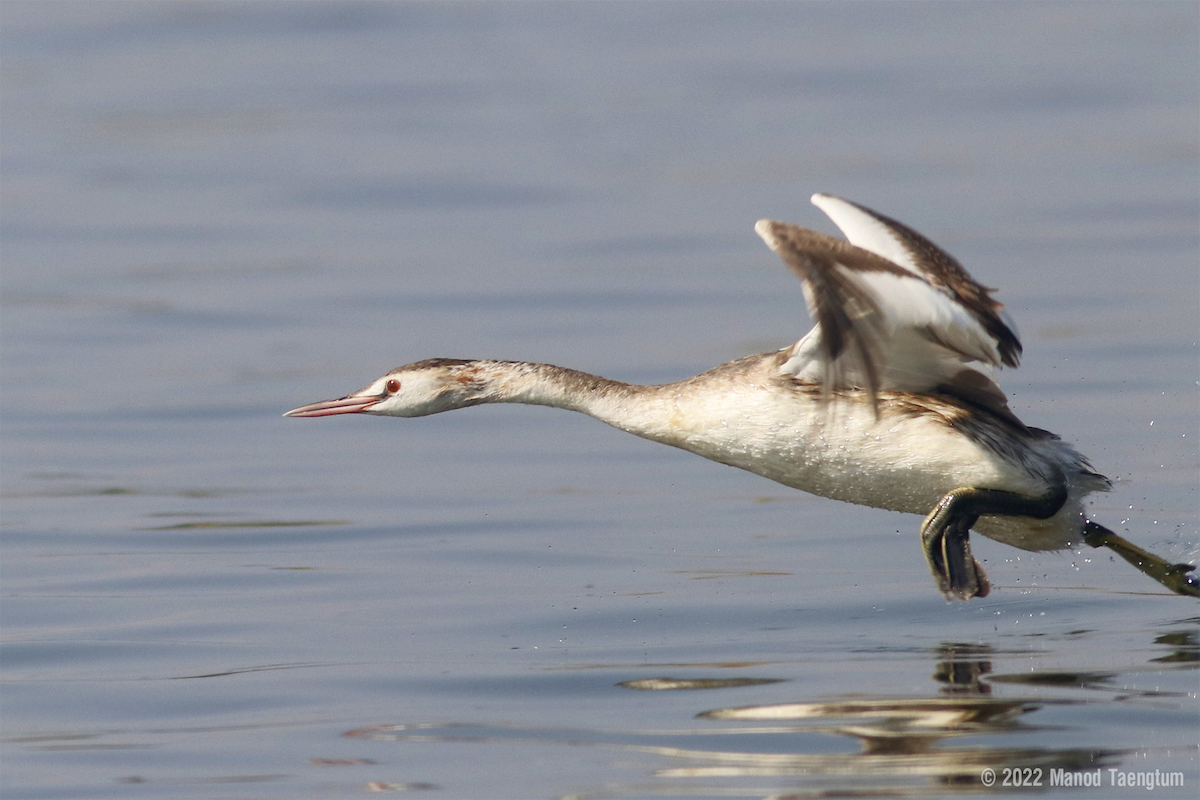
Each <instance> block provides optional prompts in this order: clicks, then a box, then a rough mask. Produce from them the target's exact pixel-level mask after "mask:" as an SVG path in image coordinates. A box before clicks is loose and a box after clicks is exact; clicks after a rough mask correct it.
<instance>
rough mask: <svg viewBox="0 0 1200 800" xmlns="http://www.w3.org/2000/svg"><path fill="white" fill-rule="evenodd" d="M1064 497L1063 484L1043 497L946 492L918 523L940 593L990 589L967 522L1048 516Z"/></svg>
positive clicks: (963, 594) (978, 593) (979, 593)
mask: <svg viewBox="0 0 1200 800" xmlns="http://www.w3.org/2000/svg"><path fill="white" fill-rule="evenodd" d="M1066 501H1067V490H1066V487H1059V488H1056V489H1053V490H1051V491H1050V492H1047V493H1046V494H1045V495H1043V496H1041V497H1025V496H1024V495H1019V494H1016V493H1014V492H1002V491H1000V490H998V489H972V488H970V487H963V488H961V489H955V490H954V491H952V492H950V493H949V494H947V495H946V496H945V497H943V498H942V499H941V500H939V501H938V504H937V506H936V507H934V509H933V511H931V512H930V513H929V516H928V517H926V518H925V523H924V524H923V525H922V526H921V545H922V546H923V547H924V548H925V558H926V560H927V561H928V562H929V568H930V569H931V570H932V571H933V577H934V580H936V581H937V584H938V588H939V589H940V590H941V592H942V594H943V595H945V596H946V599H947V600H955V599H957V600H970V599H971V598H972V597H986V596H987V594H988V591H990V589H991V586H990V584H989V583H988V580H987V576H986V575H985V574H984V572H983V567H981V566H980V565H979V562H978V561H976V560H975V559H974V558H973V557H972V556H971V542H970V533H971V526H972V525H974V524H975V523H976V522H977V521H978V520H979V518H980V517H981V516H983V515H985V514H993V515H1000V516H1006V517H1033V518H1034V519H1048V518H1049V517H1053V516H1054V515H1055V514H1057V513H1058V510H1059V509H1060V508H1062V506H1063V503H1065V502H1066Z"/></svg>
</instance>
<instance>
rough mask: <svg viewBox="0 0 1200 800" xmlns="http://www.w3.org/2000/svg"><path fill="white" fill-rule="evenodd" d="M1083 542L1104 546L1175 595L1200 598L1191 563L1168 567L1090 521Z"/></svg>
mask: <svg viewBox="0 0 1200 800" xmlns="http://www.w3.org/2000/svg"><path fill="white" fill-rule="evenodd" d="M1083 541H1084V543H1086V544H1089V545H1091V546H1092V547H1107V548H1108V549H1109V550H1112V551H1113V552H1114V553H1116V554H1117V555H1119V556H1120V557H1121V558H1123V559H1125V560H1126V561H1128V562H1129V563H1130V564H1133V565H1134V566H1135V567H1137V568H1138V569H1140V570H1141V571H1142V572H1144V573H1146V574H1147V575H1149V576H1150V577H1151V578H1154V580H1156V581H1158V582H1159V583H1161V584H1162V585H1163V586H1165V587H1167V588H1168V589H1170V590H1171V591H1172V592H1175V594H1182V595H1186V596H1188V597H1200V576H1197V575H1196V574H1195V572H1194V570H1195V569H1196V568H1195V567H1194V566H1192V565H1191V564H1172V563H1171V562H1169V561H1167V560H1165V559H1162V558H1159V557H1158V556H1156V555H1154V554H1153V553H1151V552H1148V551H1146V550H1143V549H1142V548H1140V547H1138V546H1137V545H1136V544H1134V543H1133V542H1130V541H1126V540H1125V539H1122V538H1121V537H1120V536H1117V534H1115V533H1113V532H1112V531H1110V530H1109V529H1108V528H1106V527H1104V526H1103V525H1098V524H1096V523H1095V522H1092V521H1091V520H1088V521H1087V522H1086V523H1084V527H1083Z"/></svg>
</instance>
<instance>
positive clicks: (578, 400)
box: [463, 361, 672, 438]
mask: <svg viewBox="0 0 1200 800" xmlns="http://www.w3.org/2000/svg"><path fill="white" fill-rule="evenodd" d="M469 372H470V376H471V379H470V384H468V386H469V388H468V391H467V392H466V393H465V395H464V399H465V401H466V402H464V403H463V405H476V404H479V403H521V404H524V405H534V406H552V407H554V408H564V409H567V410H569V411H578V412H580V413H582V414H587V415H588V416H590V417H594V418H596V419H598V420H600V421H601V422H604V423H607V424H609V425H612V426H613V427H615V428H620V429H621V430H625V431H629V432H630V433H634V434H637V435H639V436H647V435H649V434H650V431H651V430H653V429H655V428H657V427H660V426H659V425H657V424H655V420H654V417H655V416H657V415H658V414H661V413H662V406H663V401H664V399H665V398H667V397H669V396H670V395H671V394H672V391H671V388H670V387H671V386H672V384H668V385H664V386H641V385H637V384H630V383H623V382H621V381H615V380H612V379H610V378H603V377H601V376H599V375H592V374H590V373H587V372H581V371H579V370H575V369H568V368H566V367H556V366H554V365H553V364H530V363H526V362H520V361H476V362H472V363H471V365H470V367H469ZM650 438H657V437H654V436H652V435H651V436H650Z"/></svg>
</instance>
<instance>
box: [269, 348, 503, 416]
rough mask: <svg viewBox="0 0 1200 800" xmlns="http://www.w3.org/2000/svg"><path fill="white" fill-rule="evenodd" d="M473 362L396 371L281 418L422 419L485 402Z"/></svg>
mask: <svg viewBox="0 0 1200 800" xmlns="http://www.w3.org/2000/svg"><path fill="white" fill-rule="evenodd" d="M484 384H485V382H484V381H483V380H482V378H481V376H480V374H479V370H478V369H477V362H474V361H463V360H460V359H452V358H431V359H428V360H426V361H418V362H416V363H415V364H409V365H407V366H404V367H397V368H396V369H394V370H392V371H391V372H389V373H387V374H386V375H384V376H382V377H380V378H378V379H376V380H374V381H372V382H371V383H369V384H367V385H366V386H364V387H363V388H361V389H359V390H358V391H357V392H354V393H353V394H348V395H346V396H345V397H339V398H338V399H336V400H322V401H321V402H319V403H311V404H309V405H306V406H300V408H293V409H292V410H291V411H289V412H287V413H286V414H284V416H285V417H328V416H332V415H334V414H379V415H383V416H389V417H424V416H426V415H428V414H437V413H439V412H442V411H450V410H451V409H455V408H463V407H464V406H471V405H476V404H477V403H482V402H486V399H485V394H484Z"/></svg>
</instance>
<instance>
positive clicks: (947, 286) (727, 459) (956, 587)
mask: <svg viewBox="0 0 1200 800" xmlns="http://www.w3.org/2000/svg"><path fill="white" fill-rule="evenodd" d="M814 203H816V204H817V205H818V206H820V207H821V208H823V209H824V210H825V211H826V212H827V213H829V214H830V216H831V217H832V218H833V219H834V221H835V222H837V223H838V225H839V226H840V227H841V228H842V229H843V230H844V231H845V232H846V234H847V235H848V236H849V237H850V239H851V242H852V243H853V244H847V243H845V242H842V241H840V240H837V239H833V238H831V237H827V236H824V235H823V234H818V233H815V232H813V231H807V230H805V229H803V228H797V227H794V226H790V225H785V224H783V223H776V222H769V221H763V222H760V223H759V225H758V226H757V229H758V231H759V233H760V234H761V235H762V236H763V238H764V239H766V240H767V242H768V244H770V245H771V246H772V248H773V249H775V250H776V251H777V252H779V253H780V255H781V256H782V257H783V259H784V261H785V262H786V263H787V264H788V265H789V266H790V267H791V268H792V269H793V271H795V272H797V274H799V275H800V277H801V278H802V279H803V281H804V289H805V297H806V300H807V301H808V305H809V310H810V312H811V313H812V315H813V317H814V318H815V320H816V323H817V324H816V326H815V327H814V328H813V330H812V331H810V333H809V334H808V335H807V336H805V337H804V338H802V339H801V340H800V341H799V342H797V343H796V344H795V345H793V346H792V347H789V348H785V349H784V350H781V351H777V352H770V353H762V354H759V355H752V356H746V357H744V358H740V359H737V360H735V361H731V362H728V363H726V364H722V365H720V366H718V367H716V368H714V369H711V370H708V371H707V372H703V373H701V374H699V375H696V376H694V377H690V378H687V379H684V380H681V381H679V382H677V383H669V384H663V385H656V386H640V385H632V384H627V383H621V382H619V381H614V380H610V379H607V378H602V377H599V376H596V375H590V374H588V373H584V372H579V371H577V370H571V369H566V368H563V367H557V366H553V365H549V364H532V363H527V362H513V361H488V360H460V359H429V360H426V361H420V362H416V363H413V364H409V365H407V366H404V367H400V368H398V369H395V370H392V371H391V372H389V373H387V374H386V375H384V376H382V377H381V378H379V379H377V380H376V381H374V382H372V383H371V384H369V385H368V386H366V387H364V388H363V389H362V390H360V391H358V392H355V393H354V394H351V395H348V396H346V397H344V398H340V399H338V400H331V401H325V402H322V403H314V404H312V405H309V406H304V407H301V408H298V409H295V410H293V411H290V412H288V415H289V416H301V417H312V416H327V415H331V414H345V413H369V414H383V415H391V416H402V417H416V416H424V415H427V414H433V413H439V412H442V411H448V410H451V409H456V408H463V407H467V406H472V405H479V404H482V403H524V404H530V405H545V406H552V407H557V408H564V409H569V410H572V411H578V412H581V413H584V414H587V415H589V416H591V417H594V418H596V419H598V420H600V421H602V422H604V423H606V424H608V425H612V426H613V427H616V428H620V429H621V430H624V431H628V432H629V433H632V434H634V435H636V436H640V437H642V438H645V439H650V440H652V441H656V442H661V443H663V444H668V445H671V446H674V447H679V448H681V449H684V450H687V451H690V452H693V453H696V454H697V455H700V456H703V457H704V458H707V459H710V460H712V461H716V462H719V463H722V464H728V465H729V466H733V467H738V468H740V469H744V470H747V471H750V472H753V473H756V474H758V475H761V476H763V477H765V478H769V479H771V480H773V481H776V482H778V483H781V484H783V485H785V486H790V487H792V488H795V489H800V490H802V491H805V492H809V493H811V494H815V495H820V496H822V497H828V498H832V499H835V500H843V501H845V502H849V503H857V504H860V505H867V506H873V507H876V508H883V509H888V510H892V511H901V512H906V513H914V514H923V515H924V514H927V515H928V516H927V518H926V521H925V524H924V526H923V527H922V542H923V546H924V548H925V552H926V556H927V558H928V560H929V563H930V566H931V568H932V569H933V572H934V575H935V578H936V579H937V581H938V584H939V587H940V588H941V589H942V591H943V593H945V594H946V596H947V598H959V599H964V600H965V599H969V598H970V597H972V596H982V595H986V594H987V593H988V590H989V585H988V583H987V579H986V577H985V576H984V574H983V570H982V568H981V567H980V566H979V564H978V562H976V561H975V560H974V558H973V557H972V556H971V552H970V547H969V541H968V531H969V530H975V531H977V532H979V533H981V534H983V535H985V536H988V537H990V538H993V539H996V540H998V541H1001V542H1004V543H1006V544H1009V545H1013V546H1015V547H1020V548H1023V549H1026V550H1056V549H1061V548H1065V547H1069V546H1072V545H1078V544H1080V543H1082V542H1084V541H1088V542H1089V543H1092V544H1107V545H1109V546H1113V547H1114V549H1116V547H1115V545H1113V543H1112V542H1111V541H1100V538H1098V537H1103V536H1108V537H1114V538H1115V534H1112V533H1111V532H1110V531H1107V530H1106V529H1104V528H1101V527H1100V526H1098V525H1095V523H1092V522H1090V521H1088V520H1087V519H1086V517H1085V515H1084V507H1083V500H1084V498H1085V497H1086V496H1087V495H1088V494H1089V493H1091V492H1095V491H1106V490H1107V489H1108V488H1109V483H1108V481H1107V479H1105V478H1104V477H1102V476H1101V475H1098V474H1096V473H1095V472H1093V471H1092V469H1091V466H1090V465H1089V464H1088V463H1087V461H1086V460H1085V459H1084V458H1083V457H1082V456H1080V455H1079V453H1077V452H1076V451H1075V450H1074V449H1072V448H1071V447H1070V446H1069V445H1067V444H1065V443H1064V442H1062V441H1061V440H1060V439H1059V438H1058V437H1056V436H1054V435H1053V434H1050V433H1048V432H1046V431H1042V430H1039V429H1037V428H1030V427H1027V426H1026V425H1025V424H1024V423H1022V422H1021V421H1020V420H1019V419H1018V418H1017V417H1016V416H1015V415H1014V414H1013V413H1012V411H1011V410H1010V409H1009V408H1008V405H1007V401H1006V399H1005V397H1004V395H1003V393H1002V392H1001V391H1000V389H999V388H998V387H997V386H996V384H995V382H994V381H993V379H992V378H991V376H990V369H991V368H992V367H999V366H1002V365H1006V366H1016V364H1017V359H1018V357H1019V354H1020V351H1021V346H1020V342H1019V341H1018V339H1017V337H1016V334H1015V333H1014V332H1013V330H1012V328H1011V326H1010V323H1009V322H1008V321H1007V319H1006V318H1004V317H1003V315H1002V314H1001V313H1000V309H1001V306H1000V305H999V304H998V303H996V302H995V301H993V300H992V299H991V297H990V291H991V290H988V289H985V288H983V287H981V286H980V285H978V284H977V283H975V282H974V281H973V280H972V279H971V278H970V276H969V275H967V273H966V272H965V270H963V269H962V267H961V266H960V265H959V264H958V262H956V261H955V260H954V259H953V258H952V257H950V256H949V255H947V254H946V253H944V252H943V251H941V250H940V249H938V248H937V247H936V246H935V245H933V244H932V243H931V242H929V241H928V240H926V239H925V238H924V237H922V236H920V234H917V233H916V232H914V231H912V230H911V229H909V228H907V227H905V226H903V225H901V224H900V223H898V222H895V221H894V220H891V219H889V218H887V217H884V216H882V215H879V214H877V213H876V212H872V211H870V210H868V209H865V208H863V207H861V206H857V205H855V204H853V203H849V202H848V201H845V200H840V199H838V198H834V197H831V196H829V195H817V196H815V197H814ZM1120 542H1121V544H1122V545H1125V546H1129V547H1132V546H1131V545H1128V543H1126V542H1124V541H1123V540H1120ZM1135 550H1136V548H1135ZM1118 552H1120V551H1118ZM1136 553H1137V558H1138V559H1142V560H1144V558H1154V559H1156V558H1157V557H1153V556H1150V555H1149V554H1146V553H1144V551H1140V550H1137V551H1136ZM1122 555H1123V556H1124V557H1126V558H1127V559H1129V560H1131V561H1132V560H1133V558H1131V556H1129V555H1126V554H1125V553H1122ZM1157 560H1158V561H1159V562H1161V559H1157ZM1161 564H1162V565H1163V566H1162V570H1165V571H1166V572H1169V573H1170V574H1171V575H1178V576H1182V573H1183V567H1182V565H1167V564H1166V563H1165V562H1161ZM1139 566H1140V567H1141V568H1142V569H1143V570H1144V571H1148V572H1149V571H1150V570H1149V568H1147V567H1146V566H1144V565H1142V564H1139ZM1172 570H1173V572H1172ZM1156 577H1158V576H1156ZM1159 579H1160V580H1163V581H1164V582H1167V581H1166V580H1165V579H1164V578H1162V577H1160V578H1159ZM1184 584H1185V585H1186V587H1190V591H1185V593H1189V594H1191V593H1195V592H1196V586H1195V584H1194V583H1192V582H1189V581H1187V580H1184ZM1172 588H1175V589H1176V591H1181V589H1179V588H1177V587H1175V586H1172Z"/></svg>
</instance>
